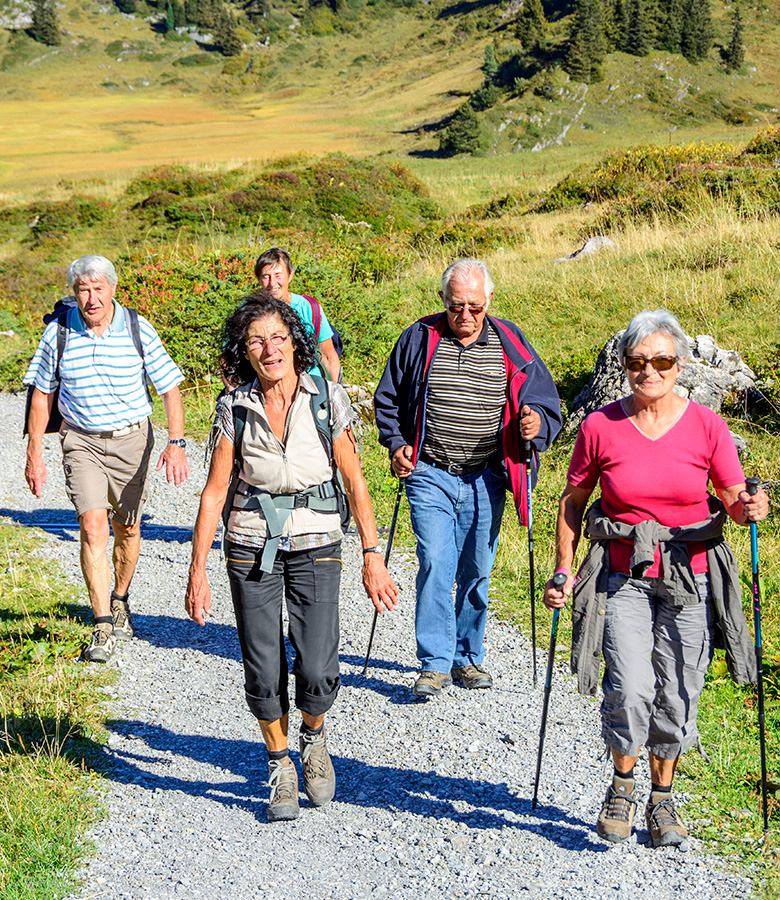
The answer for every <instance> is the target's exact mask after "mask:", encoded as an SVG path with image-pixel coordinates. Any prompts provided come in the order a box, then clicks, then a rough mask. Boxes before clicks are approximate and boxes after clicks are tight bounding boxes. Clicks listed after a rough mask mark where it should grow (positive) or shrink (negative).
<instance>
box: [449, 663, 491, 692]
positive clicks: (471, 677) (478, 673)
mask: <svg viewBox="0 0 780 900" xmlns="http://www.w3.org/2000/svg"><path fill="white" fill-rule="evenodd" d="M452 680H453V681H454V682H455V684H460V685H462V686H463V687H464V688H492V687H493V679H492V677H491V675H490V672H488V670H487V669H483V668H482V666H461V667H460V668H455V669H453V670H452Z"/></svg>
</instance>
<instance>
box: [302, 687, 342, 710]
mask: <svg viewBox="0 0 780 900" xmlns="http://www.w3.org/2000/svg"><path fill="white" fill-rule="evenodd" d="M340 688H341V679H339V680H338V682H337V684H336V686H335V687H334V688H333V690H332V691H330V693H328V694H307V693H306V691H303V690H296V691H295V705H296V706H297V707H298V709H299V710H300V711H301V712H305V713H307V714H308V715H310V716H321V715H323V713H326V712H327V711H328V710H329V709H330V708H331V706H333V704H334V703H335V702H336V697H337V696H338V693H339V689H340Z"/></svg>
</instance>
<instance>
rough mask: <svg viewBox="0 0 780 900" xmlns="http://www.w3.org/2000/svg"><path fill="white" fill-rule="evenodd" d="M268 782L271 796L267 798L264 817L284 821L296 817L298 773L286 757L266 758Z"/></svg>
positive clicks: (269, 819)
mask: <svg viewBox="0 0 780 900" xmlns="http://www.w3.org/2000/svg"><path fill="white" fill-rule="evenodd" d="M268 783H269V784H270V785H271V797H270V799H269V800H268V808H267V809H266V818H267V819H268V821H269V822H285V821H287V820H288V819H297V818H298V813H299V812H300V807H299V806H298V773H297V772H296V771H295V766H294V765H293V764H292V762H291V761H290V758H289V757H287V762H286V763H285V762H284V760H281V759H269V760H268Z"/></svg>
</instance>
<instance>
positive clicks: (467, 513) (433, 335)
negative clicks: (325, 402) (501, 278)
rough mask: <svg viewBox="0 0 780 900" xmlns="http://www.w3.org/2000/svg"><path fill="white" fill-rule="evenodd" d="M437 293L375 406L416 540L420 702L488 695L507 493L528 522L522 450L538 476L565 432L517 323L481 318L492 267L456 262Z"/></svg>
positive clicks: (396, 353) (407, 337) (400, 349)
mask: <svg viewBox="0 0 780 900" xmlns="http://www.w3.org/2000/svg"><path fill="white" fill-rule="evenodd" d="M439 295H440V296H441V298H442V301H443V303H444V312H443V313H437V314H435V315H432V316H426V317H425V318H422V319H420V320H419V321H417V322H415V323H414V324H413V325H411V326H410V327H409V328H407V329H406V330H405V331H404V332H403V334H402V335H401V337H400V338H399V339H398V343H397V344H396V345H395V347H394V349H393V351H392V353H391V355H390V359H389V360H388V362H387V366H386V367H385V371H384V374H383V375H382V379H381V381H380V382H379V387H378V388H377V391H376V394H375V397H374V406H375V410H376V421H377V426H378V428H379V440H380V441H381V443H382V444H383V445H384V446H385V447H387V449H388V451H389V453H390V460H391V464H392V467H393V472H395V474H396V475H397V476H398V477H399V478H402V479H404V480H405V483H406V496H407V497H408V499H409V507H410V510H411V517H412V527H413V529H414V533H415V535H416V536H417V558H418V560H419V564H420V566H419V571H418V574H417V608H416V615H415V632H416V637H417V658H418V659H419V661H420V667H421V670H422V671H421V674H420V676H419V678H418V679H417V681H416V683H415V685H414V687H413V689H412V691H413V693H414V694H415V695H417V696H420V697H430V696H435V695H436V694H439V693H440V692H441V690H442V688H445V687H448V686H449V685H450V684H452V681H453V680H455V681H456V682H458V683H460V684H461V685H463V686H464V687H467V688H490V687H492V686H493V680H492V678H491V676H490V674H489V673H488V671H487V670H486V669H485V668H484V667H483V665H482V662H483V660H484V657H485V648H484V643H483V639H484V635H485V624H486V621H487V607H488V582H489V578H490V572H491V570H492V568H493V562H494V560H495V555H496V550H497V547H498V534H499V529H500V526H501V517H502V515H503V511H504V499H505V492H506V489H507V487H509V488H510V489H511V491H512V494H513V498H514V501H515V506H516V508H517V511H518V513H519V514H520V518H521V522H523V524H525V517H526V511H527V500H528V498H527V496H526V494H525V491H526V483H527V479H526V478H525V477H524V475H525V473H524V462H523V461H524V457H525V454H524V448H523V442H524V441H530V442H531V444H532V448H533V451H534V452H533V467H534V470H536V468H537V467H538V458H539V457H538V454H539V452H541V451H543V450H546V449H547V447H549V446H550V444H551V443H552V441H553V439H554V438H555V436H556V435H557V434H558V432H559V430H560V427H561V406H560V401H559V399H558V393H557V391H556V390H555V385H554V384H553V380H552V377H551V376H550V373H549V371H548V370H547V367H546V366H545V365H544V363H543V362H542V361H541V359H540V358H539V356H538V355H537V353H536V352H535V351H534V349H533V348H532V347H531V345H530V344H529V343H528V341H527V340H526V338H525V336H524V335H523V333H522V331H520V329H519V328H518V327H517V326H516V325H513V324H512V323H511V322H505V321H503V320H502V319H497V318H494V317H493V316H489V315H488V314H487V311H488V306H489V304H490V300H491V297H492V296H493V280H492V278H491V277H490V272H489V271H488V268H487V266H486V265H485V264H484V263H483V262H481V261H480V260H477V259H459V260H457V261H456V262H454V263H452V265H450V266H449V267H448V268H447V269H446V271H445V272H444V274H443V276H442V280H441V291H440V292H439ZM534 474H535V471H534ZM453 584H454V585H455V596H454V602H453Z"/></svg>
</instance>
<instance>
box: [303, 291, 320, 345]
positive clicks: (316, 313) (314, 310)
mask: <svg viewBox="0 0 780 900" xmlns="http://www.w3.org/2000/svg"><path fill="white" fill-rule="evenodd" d="M301 296H302V297H304V298H305V299H306V300H308V301H309V306H310V307H311V319H312V325H313V326H314V340H315V341H316V342H317V343H318V344H319V342H320V328H321V326H322V307H321V306H320V304H319V301H317V300H315V299H314V297H310V296H309V295H308V294H301Z"/></svg>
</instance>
